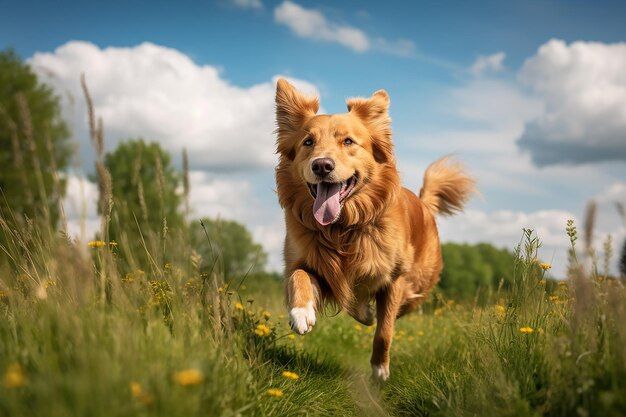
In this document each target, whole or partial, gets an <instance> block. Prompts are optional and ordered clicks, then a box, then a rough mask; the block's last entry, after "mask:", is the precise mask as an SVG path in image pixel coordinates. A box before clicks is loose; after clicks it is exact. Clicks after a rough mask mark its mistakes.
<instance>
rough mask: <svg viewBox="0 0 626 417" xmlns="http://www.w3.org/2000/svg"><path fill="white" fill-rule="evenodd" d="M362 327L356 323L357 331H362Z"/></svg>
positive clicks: (355, 328)
mask: <svg viewBox="0 0 626 417" xmlns="http://www.w3.org/2000/svg"><path fill="white" fill-rule="evenodd" d="M361 329H362V327H361V326H359V325H358V324H355V325H354V330H356V331H357V332H360V331H361Z"/></svg>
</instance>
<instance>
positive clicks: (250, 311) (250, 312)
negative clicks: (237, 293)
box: [248, 310, 256, 316]
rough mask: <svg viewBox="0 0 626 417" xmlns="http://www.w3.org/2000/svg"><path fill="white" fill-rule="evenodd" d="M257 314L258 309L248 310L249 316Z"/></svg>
mask: <svg viewBox="0 0 626 417" xmlns="http://www.w3.org/2000/svg"><path fill="white" fill-rule="evenodd" d="M255 314H256V311H254V310H248V315H249V316H254V315H255Z"/></svg>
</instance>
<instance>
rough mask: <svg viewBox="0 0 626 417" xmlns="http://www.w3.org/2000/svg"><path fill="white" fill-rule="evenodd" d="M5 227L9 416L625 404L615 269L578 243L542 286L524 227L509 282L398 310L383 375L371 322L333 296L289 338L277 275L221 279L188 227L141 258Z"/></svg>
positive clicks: (483, 412)
mask: <svg viewBox="0 0 626 417" xmlns="http://www.w3.org/2000/svg"><path fill="white" fill-rule="evenodd" d="M0 226H1V227H2V228H3V232H4V233H5V234H7V235H8V236H10V237H11V239H10V242H12V243H11V244H10V245H9V246H8V247H4V248H3V252H4V254H5V255H6V256H8V257H9V258H10V262H7V263H5V264H3V265H2V266H0V291H1V292H0V311H1V313H0V314H1V318H0V373H1V374H0V375H1V377H2V383H1V384H0V415H2V416H68V415H84V416H87V415H88V416H116V415H119V416H127V415H155V416H191V415H211V416H216V415H223V416H237V415H255V416H256V415H258V416H264V415H267V416H282V415H284V416H292V415H319V416H352V415H365V416H377V415H380V416H385V415H397V416H413V415H418V416H426V415H432V416H506V415H511V416H535V415H551V416H552V415H553V416H576V415H578V416H591V415H602V416H611V415H615V416H618V415H624V414H625V413H626V387H625V386H626V378H625V377H626V343H625V342H626V327H624V323H625V322H626V304H625V301H626V293H625V290H624V288H623V286H622V284H621V283H620V282H618V281H615V280H612V279H609V278H607V277H605V276H603V275H602V274H599V273H593V274H591V275H587V274H583V273H581V272H579V271H580V270H579V269H578V268H576V262H577V261H576V259H573V260H572V263H573V267H572V272H571V277H570V279H569V280H567V281H564V282H562V283H561V284H560V285H558V286H556V288H554V289H551V290H549V291H548V290H546V285H545V283H546V280H545V278H546V275H547V274H549V269H547V267H548V266H547V265H541V264H540V263H539V262H538V261H537V258H538V257H540V252H539V253H538V249H539V242H538V240H537V239H536V237H535V236H534V235H533V234H532V233H531V232H530V231H526V232H525V234H524V237H523V240H522V242H521V244H520V247H519V248H518V250H517V252H516V257H517V259H518V260H517V261H516V263H515V265H511V268H514V270H515V285H514V287H513V288H512V290H511V291H509V292H507V293H499V292H498V291H497V290H493V291H492V293H491V294H490V297H489V298H490V299H491V300H492V302H491V303H489V304H488V305H482V306H479V305H472V304H467V303H465V304H462V305H459V304H457V303H455V302H454V300H445V299H443V298H442V297H441V296H438V297H432V298H431V299H430V300H429V301H427V302H426V303H425V304H424V306H423V309H422V311H420V312H418V313H417V314H413V315H411V316H408V317H405V318H403V319H401V320H400V321H399V322H398V326H397V330H396V336H395V339H394V344H393V347H392V361H391V373H392V374H391V378H390V380H389V382H388V383H387V384H385V385H379V384H377V383H374V382H372V381H371V380H370V378H369V364H368V360H369V354H370V344H371V339H372V328H366V327H364V326H360V325H357V324H356V322H354V321H353V320H351V319H349V318H348V317H347V316H346V315H345V314H343V313H341V314H338V315H334V314H333V313H332V312H327V314H326V317H322V318H321V320H319V322H318V323H319V324H318V325H317V326H316V327H315V328H314V331H313V332H312V333H310V334H309V335H306V336H304V337H300V336H295V335H294V334H292V333H291V332H290V330H289V327H288V325H287V323H286V318H285V311H284V308H283V306H282V289H281V283H280V282H279V281H278V280H276V279H275V278H273V277H271V276H264V275H256V276H249V277H246V278H245V279H241V280H233V281H232V282H230V283H229V284H228V285H227V284H225V283H224V282H222V277H221V274H220V273H219V269H220V268H219V260H218V259H216V267H215V268H214V269H213V271H211V272H209V273H201V272H200V270H199V268H198V265H199V262H200V260H199V259H198V255H197V254H196V253H195V252H194V251H193V248H191V247H190V246H189V245H185V242H184V237H183V236H181V237H179V239H181V240H178V241H175V242H174V241H173V240H174V238H173V237H169V238H168V239H167V240H166V241H164V242H161V245H160V246H161V248H162V250H161V251H160V255H158V256H157V255H154V256H152V257H150V259H151V261H152V262H151V267H150V268H149V269H147V270H138V269H133V268H132V267H131V266H129V263H128V262H126V261H125V259H126V258H127V257H125V256H124V248H123V247H122V245H121V244H114V243H111V242H100V241H94V242H91V244H90V246H87V245H84V244H83V245H79V244H77V243H76V242H73V241H72V240H70V239H67V238H64V237H59V236H58V235H55V234H54V233H53V232H52V231H45V230H44V231H41V230H39V231H38V230H37V229H34V228H33V229H29V230H14V229H10V228H9V227H8V226H7V224H6V223H3V222H0ZM569 233H570V235H571V236H572V237H575V229H573V228H570V229H569ZM209 238H210V237H209ZM572 240H574V239H572Z"/></svg>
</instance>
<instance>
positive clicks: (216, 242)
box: [192, 218, 267, 281]
mask: <svg viewBox="0 0 626 417" xmlns="http://www.w3.org/2000/svg"><path fill="white" fill-rule="evenodd" d="M201 221H202V224H204V227H205V228H206V234H205V232H204V230H203V228H202V227H200V226H197V227H196V226H195V225H194V226H193V229H192V244H193V247H194V248H195V249H196V251H197V252H198V253H199V254H200V255H202V259H203V262H202V266H201V270H202V272H207V271H208V270H210V269H211V267H212V266H213V262H214V260H217V262H218V265H221V266H222V272H223V273H224V278H225V280H226V281H229V280H231V279H233V278H237V277H243V276H244V275H245V274H246V273H248V272H250V273H256V272H261V271H263V269H264V267H265V264H266V262H267V254H266V253H265V252H264V251H263V247H262V246H261V245H260V244H258V243H256V242H254V240H253V239H252V236H251V235H250V232H249V231H248V230H247V229H246V227H245V226H244V225H242V224H240V223H237V222H235V221H231V220H219V219H208V218H204V219H202V220H201ZM207 235H208V238H207Z"/></svg>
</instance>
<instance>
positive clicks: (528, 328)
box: [519, 327, 533, 334]
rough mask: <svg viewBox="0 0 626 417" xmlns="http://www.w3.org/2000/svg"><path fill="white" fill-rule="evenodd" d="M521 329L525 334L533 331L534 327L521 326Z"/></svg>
mask: <svg viewBox="0 0 626 417" xmlns="http://www.w3.org/2000/svg"><path fill="white" fill-rule="evenodd" d="M519 331H520V332H521V333H524V334H529V333H532V332H533V328H532V327H520V329H519Z"/></svg>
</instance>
